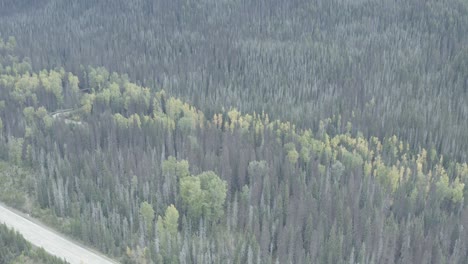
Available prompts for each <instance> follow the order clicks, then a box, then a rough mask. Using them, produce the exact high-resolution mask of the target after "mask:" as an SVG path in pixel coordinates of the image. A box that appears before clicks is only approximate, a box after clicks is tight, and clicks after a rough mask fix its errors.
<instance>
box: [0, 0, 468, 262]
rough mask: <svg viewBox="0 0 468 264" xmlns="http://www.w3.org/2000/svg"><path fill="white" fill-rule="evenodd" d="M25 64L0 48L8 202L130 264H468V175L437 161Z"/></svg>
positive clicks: (328, 128) (386, 141)
mask: <svg viewBox="0 0 468 264" xmlns="http://www.w3.org/2000/svg"><path fill="white" fill-rule="evenodd" d="M174 3H176V2H174ZM227 3H228V2H227ZM44 10H46V9H44ZM15 54H17V52H15V41H14V39H13V38H10V39H9V40H6V41H2V42H0V64H1V67H0V91H1V92H0V158H1V159H2V160H3V162H1V164H0V166H1V167H0V168H1V169H0V190H1V192H0V200H2V201H4V202H6V203H8V204H10V205H12V206H15V207H17V208H20V209H22V210H25V211H27V212H29V213H31V214H32V215H33V216H37V217H40V218H42V219H44V220H45V221H46V222H49V223H51V224H53V226H55V227H57V228H59V229H60V230H61V231H63V232H66V233H68V234H70V235H72V236H74V237H76V238H78V239H80V240H81V241H83V242H84V243H87V244H89V245H92V246H94V247H96V248H97V249H99V250H101V251H103V252H105V253H107V254H108V255H110V256H114V257H117V258H120V260H121V261H122V262H123V263H181V264H182V263H223V264H224V263H248V264H250V263H460V264H463V263H467V262H468V256H467V251H466V248H467V245H468V234H467V230H466V226H468V209H467V206H466V205H467V201H466V200H467V197H468V194H467V189H466V188H465V186H466V184H467V183H468V165H467V164H466V163H460V162H456V161H455V160H452V159H447V158H445V157H444V156H442V155H440V154H439V153H438V151H437V148H435V147H434V148H430V149H425V148H420V149H414V148H412V147H411V144H410V143H409V142H408V141H407V140H402V139H400V138H398V137H396V136H390V137H386V138H383V139H382V140H380V139H379V138H377V137H369V138H367V137H365V136H364V135H363V134H362V133H361V132H359V130H358V129H357V128H353V126H352V124H347V125H346V126H344V127H342V128H340V127H341V125H340V124H341V122H342V119H340V117H339V116H335V117H333V118H327V119H323V120H322V121H321V122H319V123H318V126H317V128H313V129H309V128H302V127H300V126H296V125H294V123H291V122H285V121H279V120H277V119H274V118H271V117H270V116H269V113H267V112H253V111H252V112H246V113H241V112H239V111H238V110H236V109H235V108H230V109H227V108H226V109H225V110H222V111H220V112H216V113H214V114H208V113H204V112H203V111H201V110H199V109H198V108H196V107H194V106H192V105H190V104H188V103H185V102H184V101H182V100H179V99H177V98H175V97H172V96H171V95H169V94H168V93H166V92H165V91H164V90H160V89H159V88H158V87H153V88H151V89H150V88H146V87H144V86H139V85H136V84H134V83H133V82H131V81H129V78H128V77H127V76H125V75H119V74H116V73H111V72H109V71H107V70H106V69H104V68H92V67H86V68H84V69H83V70H82V72H80V76H81V77H78V76H77V75H75V74H72V73H70V72H67V71H65V70H64V69H63V68H55V69H49V70H47V69H44V70H40V71H34V70H33V69H32V67H31V65H30V63H29V62H30V59H26V58H24V59H23V58H21V57H20V56H17V55H15ZM286 98H287V97H286ZM460 100H461V99H460ZM375 104H378V101H375ZM458 142H459V143H460V144H459V145H463V144H462V143H461V141H458ZM464 150H466V149H464Z"/></svg>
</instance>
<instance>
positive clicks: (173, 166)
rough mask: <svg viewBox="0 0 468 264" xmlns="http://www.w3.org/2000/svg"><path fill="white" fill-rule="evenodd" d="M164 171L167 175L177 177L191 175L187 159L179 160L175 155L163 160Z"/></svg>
mask: <svg viewBox="0 0 468 264" xmlns="http://www.w3.org/2000/svg"><path fill="white" fill-rule="evenodd" d="M162 172H163V174H164V175H166V177H173V178H176V179H178V178H180V179H181V178H185V177H187V176H189V175H190V172H189V164H188V162H187V161H186V160H181V161H177V159H176V158H174V157H173V156H170V157H169V158H168V159H167V160H164V161H163V163H162Z"/></svg>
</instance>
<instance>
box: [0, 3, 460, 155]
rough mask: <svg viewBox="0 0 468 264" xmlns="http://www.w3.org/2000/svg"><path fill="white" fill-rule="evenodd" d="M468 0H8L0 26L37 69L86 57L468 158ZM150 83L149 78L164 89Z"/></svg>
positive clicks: (208, 100) (302, 119)
mask: <svg viewBox="0 0 468 264" xmlns="http://www.w3.org/2000/svg"><path fill="white" fill-rule="evenodd" d="M467 14H468V2H467V1H466V0H411V1H390V0H350V1H335V0H313V1H310V0H288V1H282V0H225V1H222V0H221V1H220V0H196V1H184V0H171V1H166V0H99V1H96V0H80V1H69V0H68V1H67V0H34V1H32V0H7V1H0V32H1V33H2V34H3V35H4V37H6V36H15V37H16V38H17V40H18V44H19V47H20V50H19V52H20V54H21V55H23V56H27V57H29V58H30V59H31V62H32V66H33V67H34V69H35V70H37V71H40V70H42V69H44V68H46V69H53V68H54V67H57V66H58V67H64V69H65V70H67V71H70V72H73V73H74V74H75V75H78V76H79V77H80V81H81V82H80V84H81V88H89V87H92V86H93V85H94V84H93V83H90V82H89V81H88V79H87V78H86V77H85V76H83V75H81V73H82V72H83V71H82V70H81V65H84V66H87V65H93V66H95V67H96V66H104V67H106V68H107V69H108V70H110V71H116V72H119V73H121V74H128V75H129V79H130V80H132V81H133V82H136V83H137V84H142V85H143V86H147V87H163V88H164V89H165V90H166V91H168V92H169V93H170V94H171V95H175V96H178V97H179V98H182V99H184V100H187V101H188V102H190V103H191V104H192V105H194V106H195V107H197V108H198V109H201V110H202V111H204V112H205V113H206V114H207V115H208V116H210V117H211V116H212V115H213V114H214V113H217V112H219V111H221V109H222V107H225V108H226V109H229V108H230V107H235V108H237V109H239V110H241V111H242V112H245V113H253V112H254V111H256V112H257V113H261V112H262V111H265V112H266V113H268V114H269V115H270V116H271V117H273V118H275V119H282V120H286V121H290V122H292V123H294V124H296V125H298V126H300V127H301V128H305V129H307V128H312V129H314V130H317V129H318V127H319V121H320V120H323V119H326V118H329V117H332V116H337V117H338V116H339V117H340V118H339V119H338V121H337V122H336V124H333V126H329V127H328V128H329V129H328V131H327V132H328V133H329V134H330V135H331V136H335V135H338V134H341V133H344V132H346V126H347V124H348V122H351V123H352V124H353V127H354V128H353V132H357V131H361V132H362V133H363V135H364V137H365V138H370V137H372V136H375V137H378V138H379V139H380V140H382V139H383V138H384V137H391V136H393V135H396V136H398V137H399V138H401V139H404V140H405V142H408V143H409V144H410V147H411V149H417V150H419V149H420V147H424V148H426V149H432V148H434V149H435V150H436V151H437V152H440V153H442V154H444V155H445V156H446V157H453V158H456V159H457V160H458V161H461V162H466V161H467V160H468V156H467V151H466V150H467V149H468V133H467V132H466V131H468V118H467V116H468V104H467V101H468V94H467V93H468V39H467V38H468V15H467ZM155 91H156V90H153V91H152V92H155Z"/></svg>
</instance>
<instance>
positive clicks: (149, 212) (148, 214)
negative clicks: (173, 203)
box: [140, 201, 154, 233]
mask: <svg viewBox="0 0 468 264" xmlns="http://www.w3.org/2000/svg"><path fill="white" fill-rule="evenodd" d="M140 214H141V216H142V217H143V221H144V222H145V224H146V232H148V233H150V232H151V230H152V229H153V228H152V227H153V220H154V209H153V206H151V204H149V203H148V202H146V201H145V202H142V203H141V204H140Z"/></svg>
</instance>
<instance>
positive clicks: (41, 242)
mask: <svg viewBox="0 0 468 264" xmlns="http://www.w3.org/2000/svg"><path fill="white" fill-rule="evenodd" d="M0 223H4V224H6V225H7V226H8V227H10V228H13V229H15V230H16V231H18V232H19V233H21V234H22V235H23V236H24V238H25V239H26V240H28V241H29V242H31V244H33V245H35V246H38V247H43V248H44V249H45V250H46V251H47V252H49V253H50V254H52V255H55V256H57V257H59V258H63V259H65V260H66V261H68V262H70V264H115V263H118V262H115V261H113V260H111V259H109V258H107V257H105V256H103V255H101V254H99V253H97V252H95V251H92V250H90V249H87V248H85V247H83V246H81V245H78V244H77V243H76V242H73V241H71V240H70V239H68V238H66V237H64V236H62V235H60V234H58V233H56V232H54V231H52V230H50V229H49V228H47V227H45V226H43V225H41V224H40V223H38V222H36V221H34V222H33V221H32V220H29V219H27V218H26V217H23V216H22V215H21V214H20V213H18V212H16V211H14V210H12V209H10V208H8V207H6V206H4V205H3V204H0Z"/></svg>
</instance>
